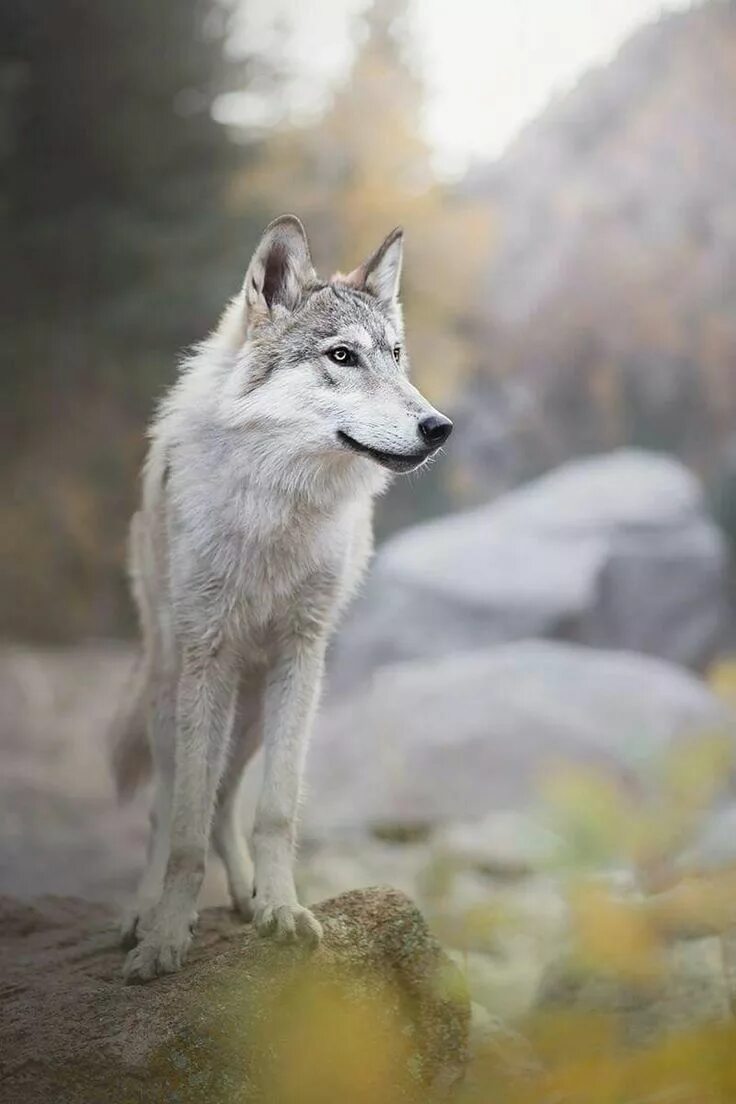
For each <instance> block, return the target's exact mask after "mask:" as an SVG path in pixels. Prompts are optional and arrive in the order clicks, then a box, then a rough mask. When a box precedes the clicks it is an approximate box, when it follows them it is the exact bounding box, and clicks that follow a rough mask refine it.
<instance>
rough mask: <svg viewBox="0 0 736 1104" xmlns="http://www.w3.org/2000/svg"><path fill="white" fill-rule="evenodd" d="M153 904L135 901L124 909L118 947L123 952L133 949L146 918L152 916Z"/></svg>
mask: <svg viewBox="0 0 736 1104" xmlns="http://www.w3.org/2000/svg"><path fill="white" fill-rule="evenodd" d="M154 907H155V902H149V903H142V902H141V901H135V902H134V903H133V904H132V905H129V906H128V908H126V909H125V911H124V912H123V915H122V917H121V919H120V928H119V929H118V930H119V932H120V946H121V947H122V948H123V950H125V951H129V950H130V949H131V948H132V947H135V945H136V943H137V942H138V940H139V939H140V938H141V933H142V928H143V924H144V923H145V918H146V916H148V915H150V914H152V912H153V909H154Z"/></svg>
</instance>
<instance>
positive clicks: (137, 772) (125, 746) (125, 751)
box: [111, 657, 152, 801]
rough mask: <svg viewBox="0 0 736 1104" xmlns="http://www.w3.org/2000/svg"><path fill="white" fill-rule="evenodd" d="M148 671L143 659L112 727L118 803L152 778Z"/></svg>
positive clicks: (138, 663) (114, 775)
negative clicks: (147, 698)
mask: <svg viewBox="0 0 736 1104" xmlns="http://www.w3.org/2000/svg"><path fill="white" fill-rule="evenodd" d="M146 689H147V671H146V666H145V663H144V661H143V658H142V657H141V658H140V659H139V660H138V662H137V663H136V666H135V668H134V670H133V674H132V676H131V680H130V685H129V686H128V688H127V692H126V700H125V702H123V703H122V704H121V707H120V709H119V711H118V715H117V717H116V718H115V720H114V722H113V727H112V755H111V765H112V773H113V778H114V779H115V789H116V791H117V795H118V800H119V801H126V800H128V798H130V797H132V796H133V794H134V793H135V791H136V790H137V789H138V787H139V786H141V785H143V783H144V782H145V781H146V779H147V778H148V777H149V775H150V774H151V768H152V761H151V748H150V745H149V743H148V734H147V732H146V715H145V697H146Z"/></svg>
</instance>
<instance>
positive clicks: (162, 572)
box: [124, 217, 433, 981]
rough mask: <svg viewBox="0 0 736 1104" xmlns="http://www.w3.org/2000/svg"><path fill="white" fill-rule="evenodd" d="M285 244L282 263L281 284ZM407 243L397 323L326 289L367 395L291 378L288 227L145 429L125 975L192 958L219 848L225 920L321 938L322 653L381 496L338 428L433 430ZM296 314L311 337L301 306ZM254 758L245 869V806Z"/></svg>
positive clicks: (163, 969)
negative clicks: (408, 351) (141, 781)
mask: <svg viewBox="0 0 736 1104" xmlns="http://www.w3.org/2000/svg"><path fill="white" fill-rule="evenodd" d="M387 240H388V239H387ZM274 241H276V242H277V243H278V248H279V249H280V250H281V254H280V259H281V260H282V261H283V260H284V258H286V264H282V268H281V270H280V271H276V272H275V276H274V271H272V272H271V277H270V284H269V276H268V275H267V274H266V272H267V268H268V264H269V257H270V256H271V254H270V253H269V250H273V248H274ZM398 245H399V255H398V257H397V250H396V237H395V235H394V237H393V239H392V240H391V242H390V245H389V248H387V249H384V252H383V254H382V256H381V257H379V263H378V271H376V265H374V266H373V268H372V270H371V271H370V276H371V278H372V279H373V280H374V282H375V285H376V288H377V289H380V295H381V296H383V297H385V296H386V295H389V296H390V297H392V298H393V300H394V302H393V308H394V309H388V310H387V309H386V302H385V301H384V302H379V301H378V297H377V300H376V309H375V317H373V315H370V316H369V315H366V314H365V312H366V311H370V310H371V309H372V308H371V305H370V302H369V296H370V293H371V289H370V287H369V286H368V285H367V281H365V280H364V285H363V293H362V295H358V294H353V296H352V299H353V300H354V301H355V302H354V303H352V302H346V304H344V305H341V303H340V302H339V301H338V299H339V297H336V296H335V294H333V292H332V291H331V290H330V288H329V287H328V288H327V289H326V290H325V289H324V288H323V289H322V290H319V289H318V290H316V292H314V294H315V296H320V295H321V296H323V297H325V296H332V298H334V299H335V302H336V304H337V306H336V307H334V312H333V313H334V316H335V327H334V328H335V335H334V338H335V340H337V339H339V340H343V339H345V340H346V341H347V340H349V341H350V342H351V343H357V345H358V346H361V347H362V348H363V349H364V352H365V356H366V358H369V361H370V363H369V367H368V368H366V369H365V371H364V378H363V379H361V376H360V373H359V372H358V371H357V370H356V371H354V372H353V373H350V372H349V371H346V372H345V374H344V375H343V376H341V378H340V381H339V382H338V384H337V385H335V384H334V383H333V385H330V386H328V383H327V382H326V381H325V379H324V378H323V368H324V362H325V352H324V348H323V347H321V346H320V347H317V346H318V345H319V341H317V339H316V338H315V350H314V352H313V353H312V354H310V355H308V356H306V357H302V359H301V360H299V361H298V362H295V353H294V348H295V346H294V345H293V342H294V341H295V340H296V338H297V337H298V338H299V339H300V340H302V341H303V339H304V330H303V328H302V327H301V324H300V323H299V318H300V317H301V316H300V315H294V314H293V312H294V311H295V310H297V308H298V305H299V303H300V302H303V299H304V296H305V295H306V294H307V290H308V288H309V286H310V281H312V280H313V279H314V274H313V272H312V270H311V261H310V260H309V251H308V246H307V245H306V238H305V237H304V235H303V230H302V229H301V225H300V224H299V223H298V222H297V220H295V219H292V218H290V217H286V218H284V219H281V220H277V221H276V223H274V224H272V226H271V227H270V228H269V230H268V231H267V232H266V235H265V236H264V239H263V241H262V242H261V245H260V246H259V249H258V250H257V251H256V254H255V256H254V259H253V261H252V262H251V266H250V268H249V271H248V275H247V276H246V282H245V285H244V289H243V292H242V293H241V295H240V296H238V297H237V298H236V299H235V300H234V301H233V303H232V304H231V305H230V307H229V308H228V310H227V311H226V313H225V315H224V316H223V319H222V321H221V323H220V326H219V327H218V329H217V331H216V332H215V333H214V334H213V335H212V336H211V337H210V338H209V339H208V340H206V341H205V342H204V343H203V344H202V345H201V347H200V348H199V349H198V350H197V351H196V353H195V354H194V356H193V357H192V358H191V359H190V360H189V362H188V363H187V364H186V365H185V367H184V369H183V371H182V374H181V376H180V378H179V381H178V382H177V384H176V385H175V386H174V388H173V389H172V391H171V392H170V394H169V395H168V396H167V398H166V399H165V401H164V402H163V404H162V406H161V408H160V411H159V413H158V416H157V418H156V419H155V421H154V423H153V427H152V430H151V444H150V450H149V454H148V457H147V460H146V464H145V468H144V473H143V495H142V504H141V508H140V510H139V512H138V513H137V514H136V515H135V517H134V519H133V523H132V526H131V538H130V567H131V576H132V581H133V589H134V593H135V597H136V601H137V604H138V608H139V612H140V620H141V627H142V633H143V643H144V670H143V682H142V684H143V686H144V693H145V703H144V704H145V709H146V714H147V729H148V737H149V742H150V746H151V753H152V758H153V766H154V776H155V783H156V792H155V800H154V809H153V814H152V834H151V843H150V847H149V855H148V862H147V866H146V870H145V873H144V875H143V878H142V881H141V884H140V887H139V892H138V897H137V901H136V903H135V906H134V908H133V909H132V910H131V912H130V914H129V916H128V917H127V919H126V921H125V924H124V936H125V938H126V940H128V941H129V943H135V945H134V946H133V947H132V949H131V950H130V953H129V955H128V957H127V960H126V963H125V968H124V974H125V977H126V978H127V979H129V980H142V981H145V980H148V979H150V978H152V977H154V976H155V975H157V974H160V973H167V972H170V971H172V970H175V969H177V968H178V967H179V966H180V965H181V963H182V962H183V960H184V957H185V955H186V952H187V948H188V946H189V943H190V939H191V931H192V925H193V923H194V920H195V917H196V913H195V909H196V902H197V897H198V894H199V890H200V886H201V883H202V878H203V875H204V868H205V860H206V855H207V849H208V845H209V842H210V839H212V842H213V843H214V846H215V848H216V850H217V851H218V853H219V855H220V856H221V858H222V860H223V862H224V864H225V867H226V870H227V875H228V881H229V886H230V891H231V894H232V898H233V901H234V904H235V905H236V907H237V908H238V909H239V910H240V911H241V912H242V913H243V915H244V916H246V917H250V916H251V915H252V916H253V919H254V922H255V925H256V927H257V928H258V930H259V932H261V933H262V934H271V935H273V936H274V937H276V938H277V939H291V938H303V939H305V940H307V941H313V942H316V941H318V940H319V938H320V935H321V929H320V925H319V922H318V921H317V919H316V918H315V917H314V916H313V915H312V913H311V912H309V910H308V909H306V908H303V907H302V906H300V904H299V902H298V900H297V895H296V891H295V888H294V879H293V874H292V866H293V850H294V837H295V821H296V816H297V809H298V802H299V790H300V781H301V776H302V767H303V762H304V756H305V752H306V745H307V739H308V733H309V730H310V726H311V723H312V719H313V717H314V712H315V709H316V706H317V701H318V696H319V691H320V684H321V680H322V672H323V666H324V658H325V650H326V647H327V643H328V639H329V636H330V633H331V631H332V629H333V626H334V625H335V621H336V619H337V617H338V615H339V613H340V611H341V610H342V608H343V607H344V605H345V603H346V602H347V600H348V599H349V597H350V595H351V594H352V592H353V591H354V589H355V587H356V584H357V582H358V580H359V579H360V577H361V575H362V573H363V571H364V569H365V565H366V563H367V561H368V558H369V556H370V553H371V547H372V522H371V515H372V502H373V497H374V496H375V495H376V494H377V493H378V492H379V491H381V490H382V489H383V488H384V486H385V485H386V482H387V479H388V475H387V473H386V471H385V470H384V469H383V468H382V467H380V466H379V465H378V464H377V463H375V462H374V460H373V459H370V458H366V457H365V456H362V455H357V454H356V453H355V452H352V451H349V450H348V449H346V448H344V447H342V446H341V445H340V444H339V442H338V441H337V438H336V433H337V430H339V429H345V430H346V432H349V433H350V434H351V435H353V436H355V437H357V438H358V440H360V441H361V442H362V443H364V444H367V445H370V446H371V447H375V448H379V449H388V450H394V451H397V452H400V453H410V452H411V451H412V449H415V448H416V433H417V422H418V419H419V418H421V417H424V416H426V415H427V414H432V413H433V409H432V407H431V406H429V404H428V403H427V402H426V400H424V399H423V398H422V396H420V395H419V394H418V392H417V391H416V390H415V389H414V388H412V387H411V385H410V384H409V383H408V380H407V379H406V375H405V371H404V370H403V369H401V370H399V369H398V368H397V366H396V364H395V362H394V358H393V355H392V348H393V347H394V343H396V342H400V340H401V318H400V312H399V309H398V305H397V303H396V302H395V298H396V292H397V284H398V273H399V271H400V240H399V243H398ZM381 264H385V266H386V267H385V270H384V269H383V268H382V267H381ZM369 267H370V266H369ZM356 271H357V270H356ZM364 275H365V274H364ZM346 279H347V278H346ZM351 279H352V277H351ZM274 288H275V290H274ZM346 299H348V300H349V299H350V296H349V295H347V296H346ZM318 305H319V304H318V300H317V299H315V308H314V309H315V311H316V310H317V307H318ZM390 306H391V304H389V307H390ZM329 309H330V310H331V311H332V310H333V305H330V308H329ZM361 312H362V313H361ZM303 315H304V320H305V321H304V327H307V328H308V326H309V324H310V323H309V318H310V317H311V316H310V314H309V311H308V310H307V308H304V310H303ZM363 315H365V318H363V321H362V322H361V318H362V317H363ZM295 320H296V325H295V324H294V322H295ZM381 326H383V327H384V330H383V331H381ZM323 328H324V327H323ZM320 332H321V331H320ZM381 332H384V338H385V340H382V341H377V339H376V334H379V333H381ZM290 335H291V336H290ZM319 340H320V341H322V345H324V334H322V337H320V339H319ZM335 340H333V341H332V344H333V345H334V344H335ZM290 342H291V343H292V344H291V345H290ZM379 345H380V348H379V347H378V346H379ZM274 348H275V349H276V353H277V355H278V352H279V349H281V348H283V351H284V356H286V355H287V354H289V355H290V356H291V360H290V364H289V367H284V368H280V367H278V366H277V367H276V368H275V369H273V368H272V369H269V370H268V371H267V370H266V369H265V368H264V364H265V359H264V358H266V356H267V354H273V351H274ZM370 358H373V359H370ZM272 360H273V356H272V355H271V360H270V361H269V363H271V362H272ZM366 363H368V361H366ZM331 367H332V368H333V369H335V366H334V365H333V366H331ZM335 370H336V369H335ZM254 381H255V382H254ZM261 743H263V744H264V752H265V766H264V779H263V784H262V791H261V794H260V798H259V801H258V806H257V810H256V815H255V824H254V830H253V837H252V851H253V860H254V863H251V859H250V856H249V852H248V848H247V846H246V843H245V840H244V839H243V836H242V833H241V828H240V824H239V820H238V813H237V795H238V788H239V783H240V779H241V775H242V772H243V769H244V767H245V765H246V764H247V762H248V760H249V759H250V757H251V756H252V754H253V753H254V751H255V750H256V749H257V748H258V747H259V745H260V744H261ZM254 867H255V879H254V874H253V869H254ZM254 885H255V893H254Z"/></svg>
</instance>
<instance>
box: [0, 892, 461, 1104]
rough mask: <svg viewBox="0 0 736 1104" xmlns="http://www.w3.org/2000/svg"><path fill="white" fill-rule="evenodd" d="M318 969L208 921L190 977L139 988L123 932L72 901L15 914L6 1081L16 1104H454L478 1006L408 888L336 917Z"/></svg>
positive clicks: (0, 1065) (102, 911)
mask: <svg viewBox="0 0 736 1104" xmlns="http://www.w3.org/2000/svg"><path fill="white" fill-rule="evenodd" d="M317 912H318V914H319V916H320V918H321V920H322V922H323V924H324V927H325V939H324V942H323V944H322V946H321V947H320V948H319V949H318V950H317V951H316V952H314V954H313V955H311V956H310V955H309V954H308V953H306V952H304V951H302V950H301V949H299V948H289V947H283V946H281V947H279V946H276V945H274V944H271V943H268V942H267V941H264V940H260V939H259V938H258V936H257V935H256V934H255V933H254V931H253V929H252V928H245V927H243V925H242V924H238V923H237V922H236V921H235V920H234V919H232V917H231V915H230V914H229V913H228V912H226V911H225V910H213V911H211V912H209V913H205V914H204V915H203V917H202V924H201V930H200V932H199V933H198V936H197V938H196V940H195V943H194V946H193V949H192V954H191V959H190V962H189V963H188V965H187V966H186V968H185V969H184V970H183V971H182V972H181V973H179V974H176V975H174V976H170V977H167V978H162V979H159V980H158V981H156V982H153V983H151V984H149V985H147V986H144V987H141V986H125V985H124V984H123V982H122V979H121V976H120V967H121V962H122V957H121V952H120V950H119V948H118V947H117V945H116V937H115V932H114V926H113V921H114V917H113V915H112V914H111V913H110V911H109V910H108V909H107V908H106V907H105V906H102V905H90V904H88V903H86V902H83V901H79V900H76V899H69V898H61V899H60V898H46V899H41V900H40V901H39V902H38V903H37V904H35V905H22V904H20V903H18V902H17V901H15V900H13V899H10V898H4V899H0V932H1V933H2V937H1V938H0V964H1V966H2V969H1V971H0V973H1V975H2V979H3V984H2V987H0V1000H1V1002H2V1004H1V1006H0V1081H1V1082H2V1086H3V1088H2V1092H1V1093H0V1095H2V1098H3V1100H8V1101H11V1100H12V1101H13V1104H61V1102H63V1104H90V1102H91V1101H98V1100H104V1101H106V1104H138V1102H140V1104H150V1102H151V1101H171V1102H172V1104H173V1102H174V1101H176V1102H177V1104H205V1102H206V1104H236V1102H237V1104H260V1102H262V1104H306V1102H309V1101H314V1102H315V1104H316V1102H318V1101H319V1104H323V1102H324V1104H328V1102H333V1101H334V1102H335V1104H337V1102H338V1101H348V1100H350V1101H356V1102H359V1101H366V1102H367V1101H369V1100H370V1101H375V1100H381V1101H385V1102H386V1104H392V1102H395V1104H399V1102H401V1104H411V1102H415V1104H420V1102H422V1104H424V1102H425V1101H427V1100H430V1099H431V1100H440V1099H444V1098H445V1095H446V1093H447V1092H449V1091H450V1089H451V1087H452V1085H453V1084H454V1083H455V1082H456V1081H457V1080H458V1078H459V1077H460V1076H461V1075H462V1073H463V1070H464V1065H465V1060H466V1045H467V1034H468V1023H469V1004H468V1000H467V996H466V994H465V991H464V986H463V983H462V980H461V978H460V975H459V974H458V972H457V971H456V969H455V968H454V967H453V966H452V964H451V963H450V961H449V959H448V958H446V956H445V955H444V954H443V953H442V951H441V950H440V948H439V945H438V944H437V942H436V941H435V939H434V938H433V937H432V936H431V935H430V934H429V932H428V930H427V926H426V924H425V923H424V921H423V920H422V917H421V914H420V913H419V912H418V911H417V910H416V908H415V907H414V906H413V905H412V904H411V902H410V901H409V899H408V898H406V897H404V896H403V895H402V894H400V893H397V892H396V891H394V890H389V889H371V890H365V891H362V892H353V893H346V894H343V895H342V896H341V897H338V898H335V899H333V900H331V901H328V902H326V903H325V904H323V905H321V906H319V907H318V909H317Z"/></svg>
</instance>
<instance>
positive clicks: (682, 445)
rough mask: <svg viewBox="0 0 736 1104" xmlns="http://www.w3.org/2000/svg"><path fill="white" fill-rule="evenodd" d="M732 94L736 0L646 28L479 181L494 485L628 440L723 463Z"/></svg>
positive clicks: (475, 462)
mask: <svg viewBox="0 0 736 1104" xmlns="http://www.w3.org/2000/svg"><path fill="white" fill-rule="evenodd" d="M734 105H736V3H733V2H731V0H728V2H718V0H715V2H711V3H708V4H705V5H704V6H702V7H699V8H696V9H694V10H691V11H687V12H682V13H677V14H671V15H668V16H667V17H665V18H662V19H661V20H660V21H658V22H657V23H654V24H651V25H648V26H646V27H645V28H643V29H642V30H641V31H640V32H638V33H637V34H636V35H634V36H633V37H632V38H631V39H630V40H629V41H628V42H627V43H626V44H625V45H624V47H623V48H622V49H621V50H620V52H619V54H618V56H617V57H616V58H615V59H614V61H613V62H612V63H611V64H610V65H609V66H607V67H605V68H603V69H600V70H596V71H593V72H590V73H589V74H588V75H586V76H585V77H584V79H582V80H581V81H580V83H579V84H578V85H577V87H576V88H575V89H574V90H573V91H572V92H571V93H569V94H567V95H566V96H564V97H562V98H560V99H559V100H557V101H555V102H554V103H552V104H551V105H550V106H549V108H548V109H547V110H546V111H545V112H544V113H543V115H542V116H540V117H539V118H538V119H537V120H536V121H535V122H534V123H533V124H532V125H530V126H529V127H528V128H527V129H526V130H525V131H524V132H523V133H522V134H521V135H520V136H519V138H518V139H517V141H516V142H515V143H514V144H513V146H512V147H511V148H510V149H509V150H508V152H507V154H506V155H505V156H504V157H503V158H502V159H501V160H500V161H499V162H497V163H496V164H495V165H493V166H491V167H487V168H484V169H480V170H477V171H476V172H474V173H473V174H472V175H471V177H470V178H469V179H468V180H467V181H466V183H465V188H466V189H467V191H468V192H470V193H471V194H473V195H474V196H476V197H480V198H482V199H483V200H484V201H485V202H487V203H488V205H489V207H490V209H491V212H492V215H493V219H494V225H495V228H496V238H495V247H494V252H493V256H492V259H491V262H490V265H489V269H488V273H487V278H486V280H485V281H484V283H483V285H482V288H481V295H480V303H479V309H480V312H481V314H482V316H483V319H484V321H483V340H482V345H481V348H482V353H481V355H480V357H479V363H478V376H477V380H476V381H475V382H474V384H473V385H471V387H470V388H469V389H468V391H467V392H466V394H465V396H464V399H463V401H462V402H461V404H460V405H461V408H462V410H461V417H462V419H463V422H464V430H465V432H464V433H460V434H458V436H457V443H456V445H455V454H456V455H457V456H459V458H460V462H461V465H462V467H463V468H464V474H465V475H466V476H467V475H468V474H471V475H474V476H475V477H476V480H477V482H478V483H479V484H480V485H482V487H483V489H484V490H486V491H487V487H488V482H489V479H493V478H494V477H495V478H496V479H498V480H499V481H500V482H513V481H515V480H517V479H519V478H524V477H525V476H527V475H528V474H530V472H533V471H536V470H539V469H540V468H542V467H544V466H547V465H548V464H550V463H554V462H557V461H559V460H561V459H564V458H566V457H567V456H569V455H571V454H574V453H577V452H584V451H591V450H597V449H600V448H604V447H610V446H612V445H616V444H620V443H627V444H637V445H645V446H649V447H655V448H665V449H668V450H671V451H673V452H675V453H677V454H678V455H680V456H681V457H683V458H684V459H685V460H687V461H688V462H689V463H690V464H692V465H693V466H695V467H696V468H697V469H699V470H701V471H703V472H704V473H705V474H706V475H708V476H711V477H713V478H716V477H719V476H720V477H723V474H724V472H725V471H726V469H727V467H728V463H729V461H728V456H729V452H730V453H731V456H733V451H734V445H733V433H734V427H735V426H736V313H735V312H734V304H735V303H736V111H735V109H734ZM477 477H480V479H478V478H477Z"/></svg>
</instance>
